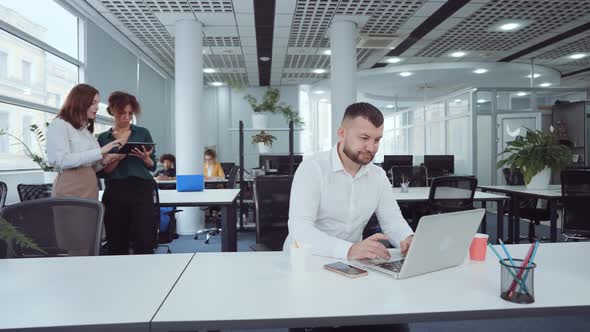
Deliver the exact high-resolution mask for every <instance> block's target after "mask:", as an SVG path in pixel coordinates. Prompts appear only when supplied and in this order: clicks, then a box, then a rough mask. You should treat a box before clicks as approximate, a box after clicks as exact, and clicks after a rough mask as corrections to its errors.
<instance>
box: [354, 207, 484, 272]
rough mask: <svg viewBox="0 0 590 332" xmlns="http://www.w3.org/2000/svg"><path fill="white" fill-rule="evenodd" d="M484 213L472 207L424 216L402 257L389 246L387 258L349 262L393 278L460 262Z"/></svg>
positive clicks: (465, 255)
mask: <svg viewBox="0 0 590 332" xmlns="http://www.w3.org/2000/svg"><path fill="white" fill-rule="evenodd" d="M484 214H485V209H476V210H468V211H461V212H452V213H443V214H436V215H431V216H424V217H422V218H421V219H420V222H419V223H418V228H417V229H416V232H415V234H414V239H413V240H412V245H411V246H410V249H409V250H408V253H407V255H406V257H402V256H401V254H400V253H399V250H392V251H390V252H392V257H391V259H390V260H389V261H386V260H383V259H375V260H369V259H363V260H354V261H351V262H350V263H351V264H352V265H356V266H359V267H363V268H367V269H369V270H373V271H377V272H382V273H385V274H387V275H389V276H391V277H394V278H396V279H404V278H409V277H413V276H417V275H420V274H424V273H429V272H433V271H437V270H442V269H447V268H450V267H453V266H457V265H460V264H461V263H463V262H464V261H465V258H466V257H467V253H468V251H469V246H470V245H471V240H472V239H473V236H474V235H475V232H477V228H478V227H479V224H480V223H481V221H482V218H483V216H484ZM396 251H397V255H396Z"/></svg>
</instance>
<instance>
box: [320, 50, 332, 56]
mask: <svg viewBox="0 0 590 332" xmlns="http://www.w3.org/2000/svg"><path fill="white" fill-rule="evenodd" d="M322 53H323V54H324V55H332V50H324V51H323V52H322Z"/></svg>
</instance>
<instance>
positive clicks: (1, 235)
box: [0, 217, 47, 254]
mask: <svg viewBox="0 0 590 332" xmlns="http://www.w3.org/2000/svg"><path fill="white" fill-rule="evenodd" d="M0 240H1V241H4V242H6V243H10V242H13V241H14V243H16V244H17V245H19V246H21V247H24V248H30V249H34V250H37V251H39V252H42V253H44V254H47V253H46V252H45V251H43V249H41V248H40V247H39V246H38V245H37V244H36V243H35V242H34V241H33V240H31V239H30V238H29V237H28V236H26V235H24V234H23V233H21V232H20V231H19V230H18V229H17V228H16V227H14V226H13V225H12V224H11V223H9V222H8V221H6V219H4V218H2V217H0Z"/></svg>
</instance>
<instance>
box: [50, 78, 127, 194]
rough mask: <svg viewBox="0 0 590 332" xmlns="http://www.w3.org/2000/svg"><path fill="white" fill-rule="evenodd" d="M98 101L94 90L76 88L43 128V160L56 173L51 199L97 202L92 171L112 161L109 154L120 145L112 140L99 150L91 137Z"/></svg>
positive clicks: (85, 87) (89, 87)
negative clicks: (45, 142)
mask: <svg viewBox="0 0 590 332" xmlns="http://www.w3.org/2000/svg"><path fill="white" fill-rule="evenodd" d="M99 100H100V98H99V94H98V90H96V89H95V88H94V87H92V86H90V85H88V84H78V85H76V86H75V87H74V88H72V90H71V91H70V93H69V94H68V96H67V98H66V101H65V103H64V105H63V106H62V108H61V110H60V111H59V113H58V114H57V117H56V118H55V119H54V120H53V121H52V122H51V124H50V125H49V128H48V129H47V158H48V160H49V164H50V165H52V166H54V167H56V168H57V169H58V170H59V175H58V176H57V178H56V179H55V182H54V183H53V192H52V196H53V197H78V198H86V199H94V200H98V181H97V178H96V172H97V171H99V170H101V169H102V168H103V167H104V166H105V165H107V164H108V163H109V162H110V161H112V160H113V159H114V158H116V156H115V155H113V154H109V151H110V150H111V149H113V148H116V147H118V146H120V145H121V141H120V140H112V141H110V142H109V143H108V144H105V145H104V146H103V147H102V148H101V147H100V146H99V145H98V142H96V138H94V136H93V134H92V133H93V132H94V119H95V118H96V112H97V111H98V102H99Z"/></svg>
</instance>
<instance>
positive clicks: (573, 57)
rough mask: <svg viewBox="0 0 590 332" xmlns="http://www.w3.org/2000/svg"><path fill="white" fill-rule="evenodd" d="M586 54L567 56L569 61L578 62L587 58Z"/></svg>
mask: <svg viewBox="0 0 590 332" xmlns="http://www.w3.org/2000/svg"><path fill="white" fill-rule="evenodd" d="M587 56H588V54H586V53H574V54H572V55H570V56H569V58H570V59H574V60H578V59H582V58H585V57H587Z"/></svg>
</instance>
